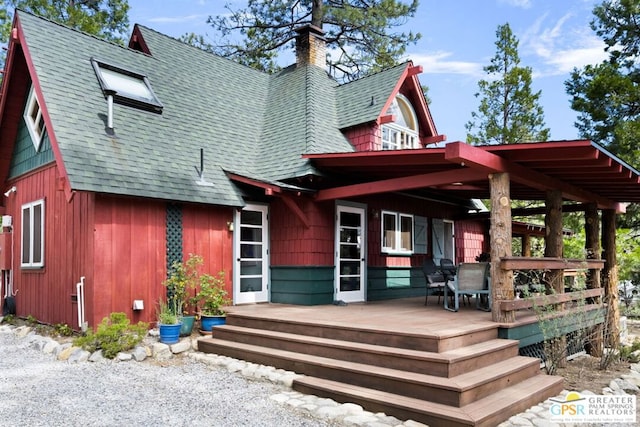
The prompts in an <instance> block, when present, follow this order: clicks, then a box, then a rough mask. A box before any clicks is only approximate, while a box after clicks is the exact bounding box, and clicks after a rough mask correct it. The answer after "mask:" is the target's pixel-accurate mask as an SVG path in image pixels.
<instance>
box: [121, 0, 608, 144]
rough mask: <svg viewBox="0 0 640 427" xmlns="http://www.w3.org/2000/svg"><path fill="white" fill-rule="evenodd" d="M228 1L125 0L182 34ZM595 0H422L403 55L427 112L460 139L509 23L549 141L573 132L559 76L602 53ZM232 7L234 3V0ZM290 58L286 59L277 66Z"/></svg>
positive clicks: (149, 19) (200, 26) (135, 13)
mask: <svg viewBox="0 0 640 427" xmlns="http://www.w3.org/2000/svg"><path fill="white" fill-rule="evenodd" d="M226 3H229V4H232V5H238V7H240V6H241V5H242V4H244V1H242V0H190V1H186V0H182V1H175V0H154V1H149V0H129V5H130V11H129V21H130V22H131V24H134V23H139V24H142V25H145V26H147V27H149V28H153V29H155V30H157V31H160V32H161V33H164V34H167V35H170V36H174V37H179V36H180V35H182V34H184V33H187V32H194V33H197V34H203V35H204V34H212V33H213V31H212V29H211V27H210V26H208V25H207V24H206V19H207V17H208V16H209V15H217V14H220V13H224V12H225V10H224V5H225V4H226ZM600 3H601V1H594V0H560V1H558V0H449V1H443V0H420V6H419V9H418V13H417V15H416V16H415V17H414V18H412V19H410V21H409V22H408V23H407V25H406V27H407V29H410V30H412V31H416V32H420V33H421V34H422V39H421V40H420V41H419V42H418V44H417V45H415V46H410V47H409V49H408V52H407V59H411V60H413V62H414V63H415V64H417V65H422V67H423V69H424V72H423V74H421V75H420V80H421V82H422V84H424V85H427V86H428V87H429V97H430V98H431V104H430V109H431V114H432V115H433V118H434V121H435V124H436V127H437V129H438V132H439V133H441V134H445V135H447V141H464V140H465V137H466V131H465V124H466V123H467V122H468V121H469V120H470V118H471V112H472V111H475V110H477V108H478V104H479V100H478V99H477V98H476V97H475V96H474V94H475V93H476V92H477V90H478V80H480V79H483V78H486V74H484V72H483V71H482V67H484V66H486V65H488V64H489V61H490V59H491V57H492V56H493V55H494V54H495V49H496V48H495V41H496V30H497V27H498V25H503V24H505V23H509V25H510V26H511V30H512V31H513V33H514V34H515V36H516V37H517V38H518V40H519V42H520V45H519V50H518V51H519V54H520V59H521V63H522V65H523V66H528V67H531V68H532V69H533V84H532V89H533V90H534V91H538V90H541V91H542V95H541V104H542V107H543V109H544V113H545V122H546V125H547V127H549V128H550V129H551V139H552V140H565V139H575V138H577V137H578V135H577V131H576V129H575V127H574V122H575V120H576V113H575V112H574V111H573V110H571V108H570V105H569V102H570V100H569V97H568V96H567V94H566V91H565V87H564V82H565V81H566V80H567V79H568V78H569V74H570V72H571V70H573V68H574V67H578V68H581V67H583V66H584V65H586V64H596V63H599V62H601V61H602V60H603V59H605V58H606V56H605V53H604V50H603V49H604V44H603V43H602V41H601V40H600V39H599V38H598V37H597V36H596V35H595V33H594V32H593V31H592V30H591V28H590V27H589V22H590V21H591V20H592V19H593V14H592V10H593V7H594V6H595V5H597V4H600ZM234 7H235V6H234ZM289 62H290V60H289V61H287V60H286V59H285V63H284V64H282V65H288V63H289Z"/></svg>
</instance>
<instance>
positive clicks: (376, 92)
mask: <svg viewBox="0 0 640 427" xmlns="http://www.w3.org/2000/svg"><path fill="white" fill-rule="evenodd" d="M421 72H422V67H419V66H414V65H413V64H412V63H411V62H407V63H404V64H400V65H398V66H396V67H393V68H390V69H388V70H385V71H382V72H379V73H376V74H372V75H370V76H367V77H364V78H362V79H359V80H356V81H354V82H351V83H347V84H345V85H342V86H340V87H339V88H338V98H337V100H338V120H339V122H340V129H341V130H342V131H343V133H344V135H345V136H346V137H347V138H348V139H349V141H350V142H351V144H352V145H353V148H354V149H355V150H356V151H382V150H408V149H420V148H424V147H426V146H428V145H429V144H434V143H437V142H440V141H444V140H445V138H446V137H445V136H444V135H438V132H437V130H436V127H435V124H434V123H433V118H432V117H431V112H430V111H429V107H428V105H427V102H426V99H425V96H424V93H423V90H422V86H421V85H420V81H419V80H418V74H420V73H421Z"/></svg>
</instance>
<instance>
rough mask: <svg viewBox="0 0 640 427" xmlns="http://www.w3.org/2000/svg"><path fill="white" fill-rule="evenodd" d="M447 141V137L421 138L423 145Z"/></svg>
mask: <svg viewBox="0 0 640 427" xmlns="http://www.w3.org/2000/svg"><path fill="white" fill-rule="evenodd" d="M446 139H447V135H433V136H427V137H424V138H422V144H423V145H429V144H437V143H438V142H442V141H445V140H446Z"/></svg>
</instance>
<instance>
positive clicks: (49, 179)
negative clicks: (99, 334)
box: [6, 166, 94, 329]
mask: <svg viewBox="0 0 640 427" xmlns="http://www.w3.org/2000/svg"><path fill="white" fill-rule="evenodd" d="M58 180H59V175H58V170H57V168H56V167H55V166H50V167H46V168H43V169H40V170H38V171H35V172H33V173H31V174H28V175H26V176H24V177H22V178H21V179H19V180H17V181H16V182H14V183H12V185H15V186H16V187H17V191H16V192H15V193H13V194H11V195H10V196H9V197H7V198H6V203H7V210H6V213H7V214H8V215H11V216H13V230H12V232H13V262H12V266H13V271H14V282H13V283H14V291H17V295H16V305H17V314H18V316H22V317H24V316H29V315H31V316H34V317H35V318H36V319H38V320H39V321H42V322H46V323H52V324H55V323H66V324H68V325H70V326H72V327H74V328H76V329H77V328H78V317H77V305H76V303H75V302H72V295H75V294H76V283H77V282H79V281H80V277H81V276H85V278H86V279H85V280H86V281H87V283H90V282H91V280H92V276H93V271H92V269H91V262H90V260H91V259H92V257H93V246H92V244H91V241H92V232H91V231H92V229H93V224H92V218H93V210H94V204H93V197H92V195H90V194H87V193H81V192H79V193H76V194H75V197H74V198H73V199H72V200H71V201H70V202H67V200H66V197H65V195H64V192H63V191H60V190H58V188H59V185H58V184H57V182H58ZM40 199H44V201H45V204H44V212H45V235H44V239H45V243H44V244H45V255H44V267H43V268H36V269H23V268H21V267H20V260H21V258H20V254H21V253H22V244H21V235H22V215H21V207H22V205H23V204H25V203H30V202H34V201H36V200H40Z"/></svg>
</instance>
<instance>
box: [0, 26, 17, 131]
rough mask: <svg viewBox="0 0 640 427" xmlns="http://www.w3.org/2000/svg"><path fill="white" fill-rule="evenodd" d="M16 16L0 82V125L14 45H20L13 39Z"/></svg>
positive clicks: (5, 101)
mask: <svg viewBox="0 0 640 427" xmlns="http://www.w3.org/2000/svg"><path fill="white" fill-rule="evenodd" d="M17 19H18V17H17V16H14V18H13V25H12V27H11V29H12V30H11V37H9V46H8V48H7V55H6V57H5V63H4V70H3V76H2V81H1V82H0V83H1V84H2V86H1V87H0V123H2V116H3V115H4V109H5V105H6V103H7V98H8V96H7V93H8V92H9V81H10V79H9V76H10V75H11V71H12V69H13V58H14V56H15V51H16V49H17V47H16V45H19V44H20V39H19V38H18V39H16V38H15V37H13V29H14V28H16V20H17Z"/></svg>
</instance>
